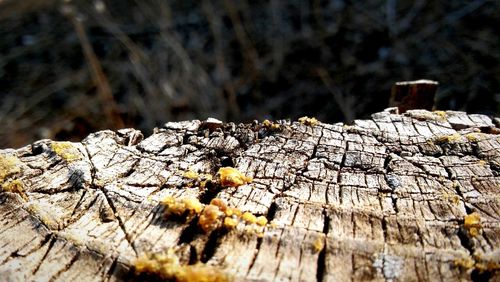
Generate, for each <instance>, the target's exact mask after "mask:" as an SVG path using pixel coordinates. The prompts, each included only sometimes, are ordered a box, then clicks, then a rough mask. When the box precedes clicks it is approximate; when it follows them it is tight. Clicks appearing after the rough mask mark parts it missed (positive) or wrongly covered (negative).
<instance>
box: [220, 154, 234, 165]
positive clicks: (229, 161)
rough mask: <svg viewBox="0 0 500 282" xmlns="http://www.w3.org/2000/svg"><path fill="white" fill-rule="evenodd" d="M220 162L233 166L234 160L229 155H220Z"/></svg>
mask: <svg viewBox="0 0 500 282" xmlns="http://www.w3.org/2000/svg"><path fill="white" fill-rule="evenodd" d="M220 164H221V166H230V167H234V161H233V158H232V157H230V156H221V157H220Z"/></svg>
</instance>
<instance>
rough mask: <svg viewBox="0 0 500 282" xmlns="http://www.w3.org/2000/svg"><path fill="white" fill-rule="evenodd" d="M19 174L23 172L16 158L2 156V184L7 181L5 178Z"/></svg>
mask: <svg viewBox="0 0 500 282" xmlns="http://www.w3.org/2000/svg"><path fill="white" fill-rule="evenodd" d="M19 172H21V168H20V167H19V159H18V158H17V157H16V156H9V155H7V156H4V155H0V183H2V182H3V181H5V178H7V177H9V176H11V175H13V174H16V173H19Z"/></svg>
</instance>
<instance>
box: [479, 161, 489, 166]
mask: <svg viewBox="0 0 500 282" xmlns="http://www.w3.org/2000/svg"><path fill="white" fill-rule="evenodd" d="M477 163H478V164H479V165H480V166H485V165H487V164H488V162H487V161H485V160H479V161H477Z"/></svg>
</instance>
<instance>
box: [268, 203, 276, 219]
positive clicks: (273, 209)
mask: <svg viewBox="0 0 500 282" xmlns="http://www.w3.org/2000/svg"><path fill="white" fill-rule="evenodd" d="M277 211H278V204H276V202H275V201H273V202H272V203H271V205H270V206H269V209H268V210H267V215H266V218H267V221H268V222H271V221H272V220H273V219H274V217H275V216H276V212H277Z"/></svg>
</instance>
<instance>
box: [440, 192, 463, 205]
mask: <svg viewBox="0 0 500 282" xmlns="http://www.w3.org/2000/svg"><path fill="white" fill-rule="evenodd" d="M443 198H444V199H445V200H447V201H448V202H450V203H452V204H454V205H458V204H459V203H460V196H458V195H456V194H453V193H447V192H443Z"/></svg>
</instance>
